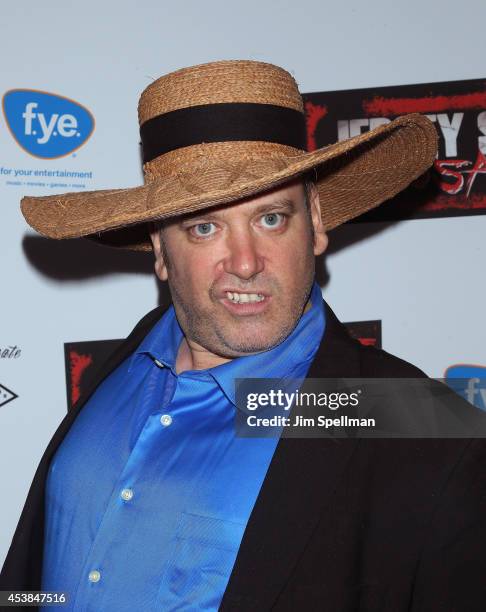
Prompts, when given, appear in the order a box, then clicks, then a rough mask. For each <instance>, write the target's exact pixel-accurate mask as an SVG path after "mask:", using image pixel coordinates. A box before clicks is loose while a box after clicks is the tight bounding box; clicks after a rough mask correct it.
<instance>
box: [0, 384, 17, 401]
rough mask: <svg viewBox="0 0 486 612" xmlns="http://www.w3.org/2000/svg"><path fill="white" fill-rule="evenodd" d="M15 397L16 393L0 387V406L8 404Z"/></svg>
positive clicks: (2, 386)
mask: <svg viewBox="0 0 486 612" xmlns="http://www.w3.org/2000/svg"><path fill="white" fill-rule="evenodd" d="M17 397H18V395H17V394H16V393H14V392H13V391H11V390H10V389H7V387H5V386H4V385H0V406H5V404H8V403H9V402H11V401H12V400H14V399H15V398H17Z"/></svg>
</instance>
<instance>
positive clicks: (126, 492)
mask: <svg viewBox="0 0 486 612" xmlns="http://www.w3.org/2000/svg"><path fill="white" fill-rule="evenodd" d="M132 497H133V490H132V489H123V491H122V492H121V498H122V499H124V500H125V501H130V500H131V499H132Z"/></svg>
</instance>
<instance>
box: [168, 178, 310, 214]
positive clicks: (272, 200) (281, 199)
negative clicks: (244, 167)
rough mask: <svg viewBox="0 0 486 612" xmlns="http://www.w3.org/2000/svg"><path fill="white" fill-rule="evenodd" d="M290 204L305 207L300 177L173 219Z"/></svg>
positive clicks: (245, 212) (247, 211)
mask: <svg viewBox="0 0 486 612" xmlns="http://www.w3.org/2000/svg"><path fill="white" fill-rule="evenodd" d="M291 204H293V209H294V210H295V211H298V210H299V209H300V208H302V210H304V208H305V190H304V185H303V182H302V180H301V179H296V180H294V181H292V182H290V183H286V184H285V185H283V186H279V187H275V188H274V189H271V190H269V191H265V192H264V193H262V194H258V195H256V196H252V197H249V198H245V199H244V200H238V201H237V202H230V203H229V204H222V205H220V206H214V207H211V208H207V209H203V210H198V211H195V212H193V213H188V214H187V215H181V216H180V217H178V218H177V220H174V222H176V223H181V222H183V221H185V220H191V219H196V218H199V217H207V216H209V215H211V216H213V217H218V216H227V215H228V214H237V215H239V214H242V215H248V214H252V213H253V212H256V211H258V210H260V209H264V208H266V207H267V206H274V205H291Z"/></svg>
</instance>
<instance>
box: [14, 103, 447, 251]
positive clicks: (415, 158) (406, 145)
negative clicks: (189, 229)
mask: <svg viewBox="0 0 486 612" xmlns="http://www.w3.org/2000/svg"><path fill="white" fill-rule="evenodd" d="M436 153H437V131H436V129H435V127H434V125H433V123H432V122H431V121H430V120H429V119H427V118H426V117H424V116H423V115H419V114H411V115H405V116H403V117H400V118H398V119H395V120H394V121H391V122H390V123H388V124H385V125H381V126H379V127H377V128H376V129H374V130H370V131H369V132H366V133H364V134H361V135H359V136H356V137H354V138H350V139H349V140H346V141H342V142H337V143H335V144H332V145H329V146H327V147H323V148H321V149H317V150H315V151H312V152H309V153H299V154H297V155H295V156H292V157H287V158H285V159H284V160H282V159H280V160H279V167H278V168H275V167H273V168H272V169H271V170H269V169H268V167H265V165H264V164H263V165H262V166H261V168H260V169H258V168H252V171H251V172H250V173H248V172H241V173H239V172H238V171H236V172H235V169H234V168H232V169H231V171H228V172H227V179H226V180H225V181H224V186H223V187H222V183H221V180H220V179H221V177H219V178H218V180H217V181H215V182H214V183H213V184H212V183H211V176H209V175H210V174H211V173H208V176H205V174H204V173H202V172H200V171H199V172H194V173H193V174H192V175H188V173H187V172H186V173H185V175H184V177H183V178H184V180H181V175H177V176H168V177H165V178H163V179H162V178H155V179H154V180H152V181H150V182H149V183H147V184H145V185H143V186H140V187H133V188H128V189H109V190H98V191H84V192H75V193H65V194H60V195H49V196H41V197H31V196H28V197H24V198H22V201H21V210H22V213H23V215H24V217H25V219H26V221H27V223H28V224H29V225H30V226H31V227H33V228H34V229H35V230H37V231H38V232H39V233H40V234H42V235H43V236H46V237H49V238H55V239H64V238H78V237H86V238H90V239H94V240H96V241H99V242H101V243H103V244H106V245H109V246H115V247H121V248H126V249H131V250H141V251H149V250H151V249H152V245H151V242H150V237H149V234H148V227H147V223H148V222H151V221H155V220H161V219H165V218H169V217H174V216H178V215H181V214H184V213H189V212H194V211H197V210H202V209H205V208H210V207H213V206H217V205H220V204H225V203H230V202H234V201H238V200H241V199H244V198H247V197H249V196H252V195H256V194H259V193H261V192H264V191H266V190H269V189H272V188H274V187H277V186H278V185H281V184H283V183H285V182H287V181H289V180H291V179H293V178H295V177H297V176H299V175H301V174H303V173H305V172H307V171H309V170H311V169H312V168H315V170H316V178H317V181H316V184H317V188H318V191H319V195H320V200H321V211H322V219H323V223H324V227H325V228H326V229H327V230H330V229H333V228H334V227H337V226H338V225H341V224H342V223H344V222H346V221H349V220H350V219H353V218H354V217H357V216H359V215H361V214H362V213H364V212H366V211H368V210H371V209H372V208H374V207H376V206H378V205H379V204H381V203H382V202H384V201H386V200H388V199H390V198H391V197H393V196H394V195H396V194H397V193H399V192H400V191H402V190H403V189H405V187H407V186H408V185H409V184H410V183H411V182H412V181H413V180H414V179H416V178H417V177H419V176H420V175H421V174H423V173H424V172H425V171H426V170H427V168H429V167H430V165H431V164H432V163H433V161H434V158H435V156H436ZM220 169H221V168H220Z"/></svg>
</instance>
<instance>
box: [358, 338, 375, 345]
mask: <svg viewBox="0 0 486 612" xmlns="http://www.w3.org/2000/svg"><path fill="white" fill-rule="evenodd" d="M357 340H359V341H360V342H361V344H363V345H364V346H375V345H376V338H357Z"/></svg>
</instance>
